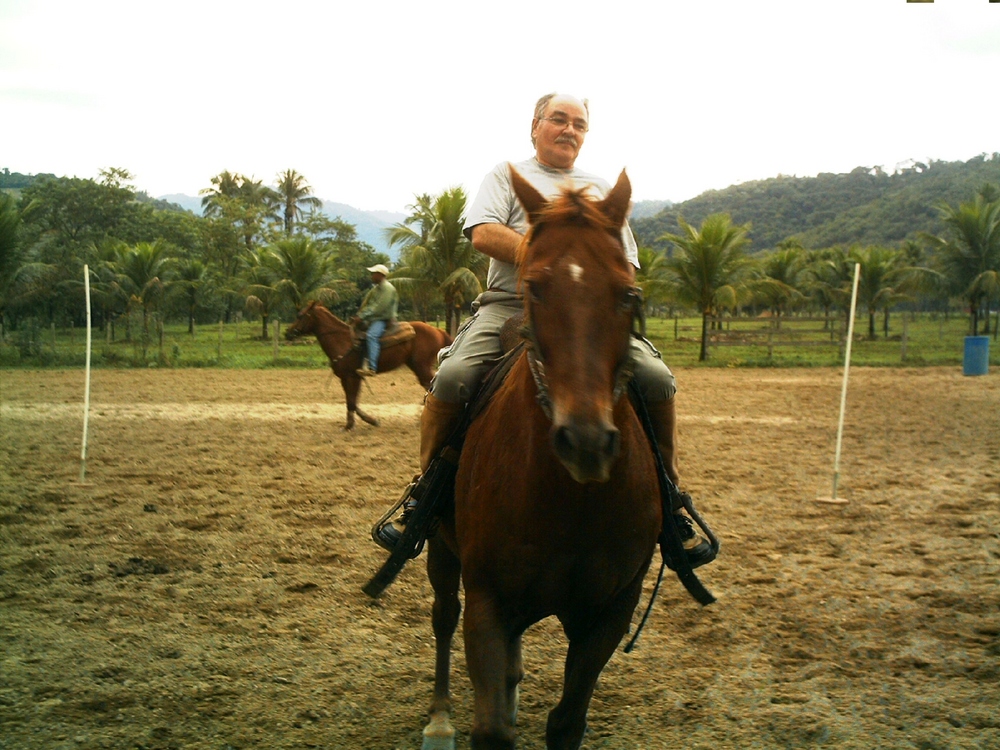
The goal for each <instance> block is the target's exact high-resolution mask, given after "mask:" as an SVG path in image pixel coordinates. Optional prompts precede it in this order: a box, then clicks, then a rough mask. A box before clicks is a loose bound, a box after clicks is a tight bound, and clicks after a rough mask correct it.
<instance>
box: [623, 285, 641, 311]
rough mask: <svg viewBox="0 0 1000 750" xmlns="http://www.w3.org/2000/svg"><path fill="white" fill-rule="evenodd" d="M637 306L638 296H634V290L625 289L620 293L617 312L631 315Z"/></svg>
mask: <svg viewBox="0 0 1000 750" xmlns="http://www.w3.org/2000/svg"><path fill="white" fill-rule="evenodd" d="M638 304H639V295H638V294H636V292H635V290H634V289H627V290H625V291H624V292H622V293H621V296H620V297H619V298H618V311H619V312H622V313H629V314H631V313H632V312H634V311H635V308H636V306H637V305H638Z"/></svg>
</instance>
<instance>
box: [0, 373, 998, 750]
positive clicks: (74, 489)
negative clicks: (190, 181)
mask: <svg viewBox="0 0 1000 750" xmlns="http://www.w3.org/2000/svg"><path fill="white" fill-rule="evenodd" d="M841 376H842V373H841V371H839V370H836V369H815V370H804V369H803V370H724V369H689V370H680V371H679V372H678V378H679V382H680V387H681V393H680V394H679V398H680V399H681V401H679V409H680V413H681V415H682V416H681V421H680V433H681V434H680V439H681V473H682V477H683V478H684V480H685V482H684V483H685V485H686V488H687V489H689V490H690V491H691V492H692V494H693V496H694V498H695V501H696V503H697V504H698V506H699V509H700V510H701V511H702V513H703V514H704V515H705V517H706V519H707V520H708V521H709V522H710V523H711V524H712V526H713V528H714V529H715V530H716V532H717V533H718V534H719V536H720V538H721V540H722V553H721V555H720V557H719V559H718V560H717V561H716V562H715V563H714V564H712V565H710V566H708V567H706V568H702V569H701V570H700V571H699V573H700V576H701V579H702V581H703V582H704V583H705V584H706V585H707V586H708V587H709V588H710V589H711V590H712V591H713V592H714V593H715V594H716V595H717V596H718V597H719V601H718V602H717V603H716V604H714V605H712V606H710V607H708V608H702V607H699V606H698V605H697V604H696V603H695V602H694V601H693V600H692V599H690V598H689V597H688V596H687V594H686V593H685V592H684V590H683V589H682V588H681V586H680V585H679V584H678V583H677V582H676V579H674V578H672V577H671V578H668V579H667V581H666V582H665V584H664V587H663V590H662V591H661V595H660V599H659V600H658V601H657V603H656V607H655V610H654V612H653V614H652V616H651V617H650V620H649V623H648V625H647V627H646V630H645V631H644V632H643V634H642V637H641V639H640V641H639V645H638V647H637V648H636V650H635V651H634V652H633V653H632V654H630V655H625V654H622V653H621V652H619V653H618V654H616V655H615V656H614V658H613V659H612V660H611V662H610V663H609V665H608V667H607V668H606V669H605V671H604V674H603V676H602V678H601V681H600V683H599V684H598V689H597V693H596V695H595V698H594V701H593V703H592V705H591V710H590V728H589V731H588V734H587V737H586V739H585V741H584V747H585V748H587V750H596V749H597V748H614V749H615V750H626V749H627V750H636V749H637V748H640V749H641V748H706V749H708V748H713V749H715V748H801V747H830V748H865V749H866V750H870V749H871V748H921V749H938V748H939V749H941V750H944V749H945V748H948V749H951V748H1000V373H995V372H994V373H991V374H989V375H986V376H981V377H963V376H962V374H961V370H960V368H958V367H955V368H936V369H854V370H852V372H851V387H850V392H849V396H848V402H847V419H846V427H845V433H844V444H843V457H842V462H841V484H840V490H841V491H840V493H839V494H840V495H841V496H842V497H846V498H848V499H849V500H850V502H849V504H847V505H844V506H830V505H821V504H817V503H816V502H814V499H815V498H816V497H817V496H822V495H829V494H830V490H831V487H832V476H833V457H834V448H835V439H836V428H837V414H838V408H839V402H840V386H841ZM420 399H421V390H420V387H419V385H418V384H417V382H416V380H415V379H414V378H413V377H412V375H411V374H410V373H409V372H408V371H397V372H396V373H392V374H389V375H382V376H379V377H378V378H377V379H375V381H374V382H373V384H372V387H371V389H370V390H367V391H366V392H365V393H363V396H362V405H367V406H368V407H370V410H371V411H372V412H373V413H374V414H375V415H376V416H378V417H379V418H380V419H381V420H382V425H381V426H380V427H378V428H373V427H369V426H367V425H364V424H359V425H358V428H357V429H356V430H355V431H354V432H353V433H345V432H344V431H343V430H342V427H343V424H344V419H345V414H344V407H343V394H342V393H341V392H340V390H339V386H338V385H337V384H336V383H334V384H333V385H330V384H329V376H328V374H327V373H326V372H324V371H320V370H310V371H254V372H241V371H224V370H180V371H162V370H149V371H107V370H97V371H94V373H93V382H92V405H91V413H90V430H89V449H88V458H89V460H88V463H87V467H86V478H85V481H84V482H82V483H81V482H80V447H81V434H82V424H83V407H82V400H83V374H82V373H81V372H77V371H43V372H27V371H11V370H4V371H0V638H2V641H0V643H2V648H0V659H2V667H0V748H44V749H45V750H53V749H55V750H66V749H69V748H74V749H76V748H122V749H125V748H129V749H131V748H142V749H150V750H152V749H153V748H156V749H166V748H213V749H216V750H223V749H224V748H363V749H367V748H374V749H383V748H384V749H387V750H390V749H393V748H405V749H406V750H416V748H419V747H420V731H421V728H422V727H423V724H424V719H425V710H426V707H427V705H428V704H429V701H430V694H431V685H432V682H431V679H432V667H433V639H432V636H431V630H430V620H429V609H430V602H431V593H430V587H429V585H428V584H427V581H426V577H425V575H424V570H423V559H422V558H421V559H420V560H417V561H414V562H413V563H411V564H410V565H408V566H407V568H406V569H405V570H404V571H403V573H402V574H401V576H400V579H399V580H398V581H397V582H396V584H395V585H394V586H392V587H391V588H390V589H389V590H388V591H387V592H386V594H385V595H384V596H383V597H382V598H381V599H380V600H378V601H371V600H369V599H368V598H367V597H366V596H365V595H364V594H362V593H361V586H362V585H363V584H364V582H365V581H366V580H367V579H368V577H369V576H370V575H371V574H372V573H373V572H374V571H375V569H376V568H377V566H378V565H379V563H380V562H381V560H382V559H383V552H382V551H381V550H380V549H379V548H377V547H376V546H374V545H373V544H372V543H371V541H370V539H369V527H370V525H371V523H372V522H373V521H374V520H375V519H376V518H377V517H378V516H379V515H380V514H381V513H382V512H383V510H384V509H385V507H386V506H387V505H388V504H389V503H390V502H391V501H392V500H394V499H395V498H396V497H398V495H399V493H400V492H401V490H402V488H403V487H404V486H405V484H406V483H407V482H408V481H409V479H410V477H411V476H412V475H413V474H414V472H415V469H416V455H417V417H418V413H419V404H420ZM654 579H655V571H654V570H651V571H650V573H649V575H648V576H647V580H646V593H647V595H648V592H649V590H650V589H651V587H652V584H653V581H654ZM644 605H645V597H644V599H643V601H642V602H641V603H640V607H642V606H644ZM638 619H639V612H637V613H636V615H635V617H634V619H633V622H634V623H637V622H638ZM564 650H565V642H564V640H563V638H562V634H561V632H560V630H559V627H558V623H556V622H554V621H546V622H544V623H541V624H539V625H537V626H535V627H534V628H532V629H531V630H529V631H528V633H527V635H526V636H525V640H524V654H525V666H526V670H527V675H526V678H525V681H524V683H523V685H522V691H521V705H520V714H519V733H520V743H519V747H521V748H525V749H535V750H540V749H541V748H544V740H543V734H544V725H545V718H546V714H547V712H548V711H549V709H550V708H551V707H552V706H553V705H554V704H555V702H556V700H557V698H558V690H559V687H560V685H561V669H562V659H563V655H564ZM453 674H454V679H453V687H454V698H455V707H456V708H455V713H454V717H453V718H454V723H455V724H456V728H457V729H458V731H459V737H458V747H460V748H467V747H468V731H469V724H470V721H471V703H472V695H471V688H470V686H469V682H468V678H467V677H466V675H465V662H464V657H463V655H462V639H461V629H459V634H458V637H457V642H456V649H455V657H454V667H453Z"/></svg>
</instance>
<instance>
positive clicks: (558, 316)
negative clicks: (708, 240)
mask: <svg viewBox="0 0 1000 750" xmlns="http://www.w3.org/2000/svg"><path fill="white" fill-rule="evenodd" d="M511 179H512V183H513V187H514V193H515V194H516V195H517V197H518V199H519V200H520V201H521V204H522V205H523V206H524V208H525V211H526V212H527V214H528V220H529V222H530V224H531V229H530V231H529V232H528V235H527V236H526V237H525V239H524V242H522V244H521V247H520V248H519V251H518V260H519V263H520V269H521V281H522V284H523V286H524V291H525V294H524V298H525V311H526V313H527V318H528V320H529V326H530V331H531V336H530V338H531V343H532V350H533V351H532V353H531V356H532V358H533V359H534V360H535V361H534V362H533V367H534V369H535V377H536V381H537V382H539V383H540V385H539V387H540V388H542V389H547V390H548V400H549V402H550V404H551V418H552V429H551V432H550V440H551V443H552V448H553V450H554V452H555V454H556V456H557V457H558V458H559V460H560V461H561V462H562V464H563V465H564V466H565V467H566V469H567V470H568V471H569V473H570V474H571V475H572V476H573V478H574V479H575V480H576V481H578V482H592V481H597V482H604V481H607V480H608V479H609V477H610V474H611V466H612V464H613V463H614V459H615V457H616V456H617V455H618V451H619V448H620V440H619V434H618V429H617V428H616V427H615V424H614V421H613V411H614V406H615V401H616V399H617V397H618V396H619V395H620V394H621V392H622V389H623V387H624V384H625V380H626V379H627V374H628V369H629V364H630V361H629V360H630V357H629V351H630V349H629V339H630V334H631V327H632V316H633V312H634V310H635V307H636V289H635V286H634V282H633V275H632V271H631V269H630V266H629V263H628V260H627V259H626V257H625V252H624V249H623V247H622V241H621V231H622V227H623V226H624V224H625V218H626V215H627V214H628V207H629V198H630V197H631V192H632V187H631V185H630V184H629V181H628V177H627V176H626V175H625V172H624V171H623V172H622V173H621V176H620V177H619V178H618V182H617V184H616V185H615V187H614V188H613V189H612V190H611V192H610V193H608V195H607V196H606V197H605V198H604V200H600V201H595V200H592V199H589V198H588V197H587V196H586V195H585V190H565V191H564V192H563V194H562V195H561V196H560V197H559V198H557V199H555V200H553V201H551V202H550V201H547V200H545V198H543V197H542V196H541V195H540V194H539V193H538V191H537V190H535V189H534V187H532V186H531V185H530V184H529V183H528V182H527V181H526V180H524V178H522V177H521V176H520V175H519V174H518V173H517V172H516V171H515V170H514V169H511ZM537 363H541V365H542V366H541V367H538V365H537Z"/></svg>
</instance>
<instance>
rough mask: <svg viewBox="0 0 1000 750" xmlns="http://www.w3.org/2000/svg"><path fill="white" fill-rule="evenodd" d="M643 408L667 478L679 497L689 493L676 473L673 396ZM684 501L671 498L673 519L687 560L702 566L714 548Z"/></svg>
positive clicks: (675, 409) (675, 411)
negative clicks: (686, 512) (648, 418)
mask: <svg viewBox="0 0 1000 750" xmlns="http://www.w3.org/2000/svg"><path fill="white" fill-rule="evenodd" d="M646 409H647V410H648V412H649V416H650V418H651V419H652V421H653V431H654V432H655V433H656V443H657V445H658V446H659V448H660V454H661V455H662V456H663V464H664V467H665V468H666V470H667V476H668V477H670V481H672V482H673V483H674V485H676V486H677V488H678V492H679V494H680V495H681V496H683V497H687V498H688V499H689V500H690V496H689V495H687V494H686V493H683V492H680V477H679V475H678V473H677V408H676V404H675V401H674V399H673V398H669V399H667V400H666V401H649V402H647V403H646ZM683 507H684V506H683V504H682V502H681V499H680V498H675V499H674V507H673V508H672V510H673V513H674V520H675V521H676V522H677V530H678V531H679V532H680V535H681V541H682V542H684V550H685V551H686V552H687V558H688V562H690V563H691V567H693V568H696V567H698V566H699V565H705V564H706V563H710V562H712V560H714V559H715V550H713V549H712V545H711V544H709V542H708V540H707V539H705V538H704V537H702V536H701V535H700V534H699V533H698V532H697V531H696V530H695V525H694V522H693V521H692V520H691V519H690V518H688V516H687V514H685V513H684V512H683Z"/></svg>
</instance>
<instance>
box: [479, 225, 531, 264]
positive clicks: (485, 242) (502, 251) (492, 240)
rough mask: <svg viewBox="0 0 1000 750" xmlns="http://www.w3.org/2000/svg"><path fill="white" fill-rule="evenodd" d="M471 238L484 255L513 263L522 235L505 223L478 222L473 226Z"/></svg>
mask: <svg viewBox="0 0 1000 750" xmlns="http://www.w3.org/2000/svg"><path fill="white" fill-rule="evenodd" d="M470 239H471V240H472V246H473V247H474V248H476V250H478V251H479V252H481V253H483V254H484V255H488V256H490V257H491V258H496V259H497V260H502V261H504V262H505V263H513V262H514V254H515V251H516V250H517V246H518V245H520V244H521V239H522V235H521V234H520V233H518V232H515V231H514V230H513V229H511V228H510V227H508V226H505V225H504V224H477V225H476V226H474V227H473V228H472V233H471V237H470Z"/></svg>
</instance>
